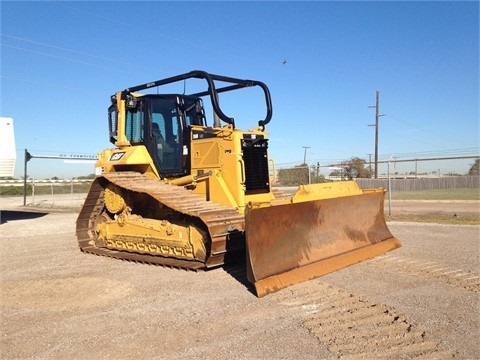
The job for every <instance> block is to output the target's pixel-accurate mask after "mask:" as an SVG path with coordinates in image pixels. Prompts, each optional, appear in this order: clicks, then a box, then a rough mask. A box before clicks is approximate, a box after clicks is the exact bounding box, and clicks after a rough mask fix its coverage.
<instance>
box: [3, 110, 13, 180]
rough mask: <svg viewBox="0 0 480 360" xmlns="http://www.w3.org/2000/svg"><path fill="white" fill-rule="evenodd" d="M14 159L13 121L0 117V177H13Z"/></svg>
mask: <svg viewBox="0 0 480 360" xmlns="http://www.w3.org/2000/svg"><path fill="white" fill-rule="evenodd" d="M16 158H17V152H16V149H15V135H14V132H13V119H12V118H9V117H0V177H12V176H13V171H14V169H15V160H16Z"/></svg>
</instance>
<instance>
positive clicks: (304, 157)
mask: <svg viewBox="0 0 480 360" xmlns="http://www.w3.org/2000/svg"><path fill="white" fill-rule="evenodd" d="M302 147H303V148H304V149H305V152H304V153H303V163H304V164H306V163H307V149H310V146H302Z"/></svg>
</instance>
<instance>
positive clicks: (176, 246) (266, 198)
mask: <svg viewBox="0 0 480 360" xmlns="http://www.w3.org/2000/svg"><path fill="white" fill-rule="evenodd" d="M193 79H195V80H193ZM187 81H194V82H195V83H196V84H197V85H198V83H200V84H202V87H201V88H200V90H199V91H195V92H194V93H191V94H188V95H187V94H185V91H184V93H183V94H171V93H163V94H159V89H161V88H162V87H163V88H162V89H165V88H171V86H172V85H175V84H176V85H179V86H182V83H183V86H184V88H185V84H186V82H187ZM252 87H256V88H257V89H259V90H260V91H258V90H257V91H256V93H260V94H262V93H263V94H262V98H263V96H264V100H265V108H266V111H265V118H264V119H262V120H260V121H258V126H257V124H255V127H254V128H253V129H251V130H246V131H242V130H240V129H239V128H237V127H236V125H235V121H234V119H233V118H231V117H228V116H227V115H226V114H225V113H224V112H223V109H222V108H221V107H220V95H222V94H224V93H227V92H228V93H229V94H232V93H231V92H235V91H239V90H241V89H245V88H252ZM152 88H156V92H154V93H151V92H150V93H148V89H152ZM145 92H147V93H145ZM260 100H261V102H263V99H260ZM204 101H208V105H209V106H211V109H212V110H213V111H212V112H213V115H212V119H211V121H210V122H208V123H207V116H206V115H205V114H206V111H205V107H204ZM246 106H248V105H246ZM271 117H272V104H271V98H270V92H269V89H268V87H267V86H266V85H265V84H264V83H262V82H260V81H254V80H242V79H237V78H232V77H227V76H221V75H215V74H210V73H207V72H205V71H199V70H196V71H191V72H188V73H185V74H181V75H177V76H173V77H169V78H166V79H162V80H158V81H154V82H149V83H147V84H143V85H139V86H134V87H130V88H128V89H125V90H123V91H119V92H117V93H116V94H114V95H112V96H111V105H110V107H109V109H108V125H109V136H110V142H112V143H113V144H114V146H115V147H114V148H111V149H106V150H103V151H102V152H101V153H99V157H98V161H97V162H96V164H95V174H96V178H95V180H94V181H93V182H92V185H91V187H90V190H89V192H88V195H87V198H86V200H85V203H84V205H83V207H82V209H81V211H80V213H79V216H78V219H77V229H76V233H77V239H78V243H79V246H80V249H81V250H82V251H83V252H86V253H93V254H97V255H104V256H110V257H114V258H119V259H125V260H131V261H138V262H142V263H153V264H159V265H163V266H168V267H173V268H181V269H191V270H206V269H210V268H215V267H219V266H222V265H223V264H226V263H228V262H230V261H235V260H236V259H242V257H243V259H246V273H247V278H248V280H249V281H250V282H251V283H252V284H254V287H255V291H256V294H257V296H259V297H261V296H264V295H266V294H268V293H271V292H274V291H277V290H279V289H282V288H285V287H287V286H289V285H293V284H296V283H298V282H301V281H305V280H308V279H312V278H315V277H318V276H321V275H323V274H326V273H329V272H332V271H335V270H338V269H341V268H344V267H346V266H349V265H352V264H355V263H358V262H360V261H363V260H365V259H368V258H371V257H374V256H376V255H378V254H382V253H385V252H387V251H390V250H392V249H395V248H397V247H399V246H400V242H399V241H398V240H397V239H396V238H395V237H394V236H393V235H392V234H391V232H390V231H389V229H388V227H387V224H386V222H385V218H384V210H383V203H384V198H385V190H384V189H381V188H380V189H367V190H363V189H361V188H360V187H359V186H358V185H357V183H356V182H354V181H339V182H330V183H322V184H311V185H301V186H300V187H299V188H298V190H297V191H296V193H295V194H293V195H291V194H290V195H288V194H287V195H285V194H283V195H281V194H278V193H277V191H275V190H274V189H273V188H272V184H273V182H274V181H275V165H274V162H273V161H272V160H271V159H270V158H269V156H268V137H267V132H266V130H265V127H266V125H267V124H268V123H269V122H270V120H271Z"/></svg>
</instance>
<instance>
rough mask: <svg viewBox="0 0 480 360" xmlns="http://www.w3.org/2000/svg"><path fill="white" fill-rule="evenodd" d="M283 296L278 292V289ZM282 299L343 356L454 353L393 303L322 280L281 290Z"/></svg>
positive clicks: (447, 356) (444, 355)
mask: <svg viewBox="0 0 480 360" xmlns="http://www.w3.org/2000/svg"><path fill="white" fill-rule="evenodd" d="M279 294H280V293H279ZM281 294H282V295H279V296H278V298H279V302H280V303H281V304H282V305H284V306H288V307H299V308H301V309H302V310H303V314H304V317H303V319H301V322H302V325H303V326H304V327H305V328H307V329H308V330H309V332H310V333H311V334H312V335H314V336H315V337H316V338H317V339H318V341H319V342H320V343H322V344H324V345H325V346H326V347H327V348H328V350H329V351H331V352H332V353H333V354H335V355H336V356H338V357H339V358H341V359H371V358H373V357H374V358H375V359H392V358H395V359H411V358H416V359H419V358H420V359H451V358H453V357H455V353H454V352H453V351H449V350H444V349H441V348H440V347H439V345H438V342H437V341H435V340H433V339H429V337H428V334H427V333H425V332H424V331H422V330H421V329H419V328H418V327H417V326H416V325H415V324H413V323H412V322H411V321H410V320H409V319H408V317H407V316H406V315H403V314H399V313H398V312H397V311H396V310H395V309H394V308H393V307H391V306H388V305H384V304H378V303H375V302H372V301H369V300H368V299H364V298H362V297H361V296H358V295H355V294H350V293H349V292H346V291H344V290H342V289H340V288H336V287H333V286H331V285H328V284H324V283H318V286H315V288H314V290H312V291H310V292H308V291H306V292H305V293H302V294H301V296H299V294H298V291H295V292H294V291H288V289H287V291H282V292H281Z"/></svg>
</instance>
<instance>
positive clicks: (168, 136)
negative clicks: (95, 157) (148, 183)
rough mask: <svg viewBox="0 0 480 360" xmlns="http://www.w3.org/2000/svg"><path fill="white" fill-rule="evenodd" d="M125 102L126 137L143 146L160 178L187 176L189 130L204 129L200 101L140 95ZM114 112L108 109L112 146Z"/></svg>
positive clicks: (178, 97)
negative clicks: (200, 127) (195, 126)
mask: <svg viewBox="0 0 480 360" xmlns="http://www.w3.org/2000/svg"><path fill="white" fill-rule="evenodd" d="M133 100H134V101H131V102H129V101H128V100H127V102H126V103H127V106H126V114H125V136H126V138H127V140H128V141H129V142H130V144H131V145H144V146H145V147H146V148H147V150H148V152H149V153H150V155H151V157H152V159H153V161H154V163H155V166H156V167H157V169H159V172H160V173H161V174H162V177H179V176H184V175H186V174H188V173H189V172H190V154H189V151H188V149H189V148H190V128H191V127H192V126H194V125H197V126H206V124H205V112H204V108H203V102H202V99H201V98H198V97H195V96H185V95H143V96H140V97H135V98H134V99H133ZM116 112H117V108H116V106H115V105H112V106H111V107H110V109H109V126H110V134H111V135H110V141H111V142H112V143H114V144H115V141H116V140H117V136H116V117H117V114H116Z"/></svg>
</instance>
